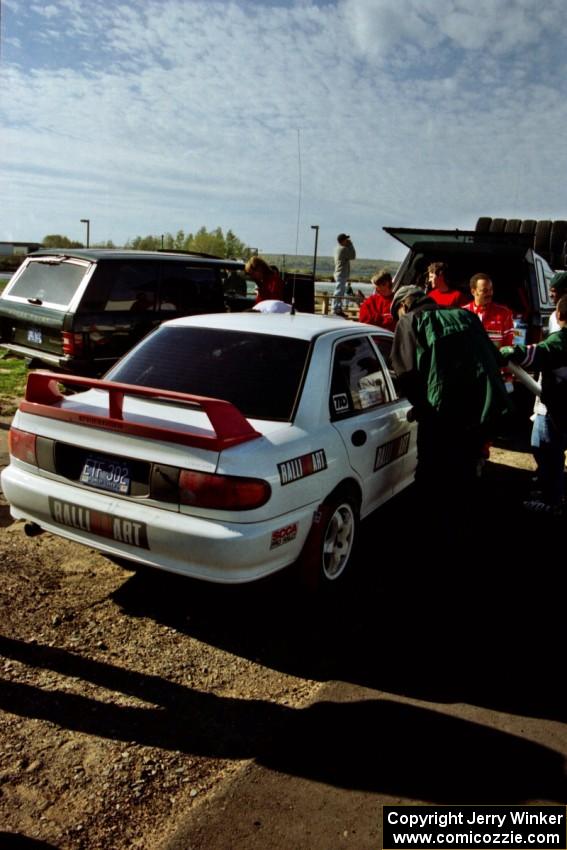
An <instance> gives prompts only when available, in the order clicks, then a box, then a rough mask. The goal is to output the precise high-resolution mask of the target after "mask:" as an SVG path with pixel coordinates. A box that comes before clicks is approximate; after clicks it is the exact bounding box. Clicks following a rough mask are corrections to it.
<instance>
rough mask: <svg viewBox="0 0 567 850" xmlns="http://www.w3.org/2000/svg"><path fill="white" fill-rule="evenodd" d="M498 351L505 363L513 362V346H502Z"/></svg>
mask: <svg viewBox="0 0 567 850" xmlns="http://www.w3.org/2000/svg"><path fill="white" fill-rule="evenodd" d="M499 351H500V356H501V357H502V359H503V360H504V361H505V362H508V360H512V361H513V360H514V346H513V345H503V346H502V348H501V349H499Z"/></svg>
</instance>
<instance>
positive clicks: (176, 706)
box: [0, 416, 532, 850]
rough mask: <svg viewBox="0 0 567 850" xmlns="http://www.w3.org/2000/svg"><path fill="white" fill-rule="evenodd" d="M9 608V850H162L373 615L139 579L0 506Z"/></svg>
mask: <svg viewBox="0 0 567 850" xmlns="http://www.w3.org/2000/svg"><path fill="white" fill-rule="evenodd" d="M9 421H10V418H9V417H8V416H4V417H2V418H0V429H1V434H0V439H1V443H0V466H1V465H2V464H5V463H6V446H5V437H6V434H7V429H8V425H9ZM493 458H494V460H496V461H497V463H512V461H513V465H514V466H516V467H518V468H519V469H518V470H513V471H514V472H516V471H519V470H520V469H522V468H523V469H524V470H526V469H530V468H531V466H532V461H531V457H530V456H529V455H527V454H517V453H511V452H502V451H501V450H499V449H495V450H494V452H493ZM524 476H525V472H524ZM385 529H386V536H385V539H386V545H387V536H388V532H389V531H390V530H391V527H389V525H388V522H387V521H386V520H385ZM367 542H368V541H367ZM374 542H375V541H374ZM381 545H382V546H383V545H384V544H381ZM374 590H375V588H374ZM0 606H1V615H2V620H1V622H2V627H1V636H0V677H1V678H2V687H1V688H0V712H1V723H2V727H1V728H2V732H1V735H0V847H4V846H6V847H10V848H15V847H17V846H24V844H21V845H18V844H16V843H15V842H16V841H17V839H16V836H18V837H21V840H22V841H23V839H24V837H25V838H27V839H30V840H32V839H35V840H39V841H42V842H45V843H43V844H41V845H38V846H42V847H56V848H61V850H64V849H65V848H77V850H79V848H89V850H98V849H99V848H105V850H108V848H144V850H146V848H147V850H150V848H156V847H159V846H162V844H164V843H165V842H166V841H167V838H168V836H170V835H171V834H173V832H174V831H175V826H176V823H177V820H178V819H179V817H180V815H181V814H186V813H187V812H190V810H191V808H192V807H196V806H199V803H200V802H201V801H202V800H204V799H205V798H206V797H207V795H209V794H210V793H211V791H212V790H214V789H216V788H218V787H219V783H221V782H222V781H223V780H224V779H225V778H227V777H228V776H230V775H232V774H234V772H235V771H237V770H238V769H239V768H240V767H241V765H243V764H245V763H247V762H248V761H250V760H251V759H253V758H254V757H255V755H257V754H258V753H259V752H261V751H262V749H263V748H265V747H269V746H270V741H271V740H272V739H274V737H277V735H278V730H279V728H280V727H279V724H280V723H281V724H283V723H285V717H286V711H287V709H289V708H297V707H301V706H305V705H306V704H308V703H309V702H310V701H311V700H313V699H314V698H315V697H316V695H317V691H318V689H319V687H320V685H321V682H324V681H326V679H327V678H329V674H330V673H331V670H332V669H333V668H332V666H331V665H332V659H333V658H335V659H336V658H337V657H339V656H340V653H341V651H342V652H344V651H345V650H344V649H342V644H341V641H342V639H343V638H342V637H341V634H342V633H341V630H342V629H344V628H347V629H348V631H349V635H350V638H349V639H350V641H351V646H352V645H354V646H356V640H357V634H358V632H357V629H358V628H359V626H358V623H357V616H358V617H361V618H362V616H363V613H362V614H361V613H359V614H357V610H356V608H355V609H354V610H351V611H350V614H349V622H348V623H342V622H341V617H343V618H344V616H345V611H346V607H345V606H344V604H343V607H342V608H341V607H339V608H335V609H333V607H332V606H331V607H330V608H329V609H327V610H325V611H324V613H323V614H321V611H320V609H317V608H316V607H315V606H314V605H313V603H309V602H305V601H304V602H303V603H300V602H299V600H298V599H297V597H296V596H295V595H294V590H293V587H292V586H291V585H290V583H289V581H288V580H287V579H286V577H279V578H276V579H274V580H272V581H271V582H267V583H264V584H260V585H258V586H256V587H254V588H220V587H207V586H203V585H200V584H198V583H196V582H192V581H188V580H182V579H180V578H178V577H175V576H169V575H167V574H161V573H158V572H156V571H137V572H133V571H130V570H128V569H125V568H124V567H123V566H120V565H118V564H115V563H113V562H111V561H110V560H108V559H106V558H104V557H102V556H101V555H99V554H98V553H97V552H95V551H94V550H91V549H87V548H84V547H80V546H78V545H75V544H73V543H69V542H66V541H63V540H61V539H59V538H56V537H53V536H52V535H50V534H43V535H41V536H39V537H35V538H28V537H26V536H25V534H24V531H23V524H22V523H13V522H12V521H11V518H10V516H9V511H8V506H7V505H6V503H5V502H4V501H2V500H0ZM367 611H368V608H367ZM353 641H354V643H352V642H353ZM2 830H3V832H2ZM3 842H4V843H3ZM25 846H32V845H31V844H30V845H25ZM34 846H35V845H34ZM211 846H212V845H211Z"/></svg>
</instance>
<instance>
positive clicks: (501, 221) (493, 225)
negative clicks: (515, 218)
mask: <svg viewBox="0 0 567 850" xmlns="http://www.w3.org/2000/svg"><path fill="white" fill-rule="evenodd" d="M505 228H506V219H505V218H493V219H492V221H491V222H490V232H491V233H504V230H505Z"/></svg>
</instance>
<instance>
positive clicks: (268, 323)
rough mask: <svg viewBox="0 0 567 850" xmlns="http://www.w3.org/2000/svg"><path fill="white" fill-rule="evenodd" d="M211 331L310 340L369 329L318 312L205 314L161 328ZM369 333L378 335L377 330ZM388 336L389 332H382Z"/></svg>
mask: <svg viewBox="0 0 567 850" xmlns="http://www.w3.org/2000/svg"><path fill="white" fill-rule="evenodd" d="M167 326H172V327H192V328H195V327H197V328H213V329H215V330H228V331H245V332H249V333H261V334H271V335H274V336H285V337H295V338H296V339H304V340H311V339H314V338H315V337H318V336H321V335H322V334H327V333H338V332H343V333H347V332H348V333H357V332H359V333H364V332H366V333H368V331H369V329H370V326H369V325H361V324H359V323H358V322H352V321H349V320H348V319H342V318H340V317H338V316H336V317H335V316H322V315H320V314H317V313H296V314H295V315H292V314H291V313H260V312H257V311H256V310H245V311H244V312H242V313H208V314H204V315H199V316H184V317H182V318H180V319H173V320H172V321H169V322H165V323H164V324H163V325H162V327H167ZM372 331H373V332H374V331H376V332H377V333H381V332H382V330H381V329H380V328H372ZM385 333H386V335H387V336H390V334H388V332H385Z"/></svg>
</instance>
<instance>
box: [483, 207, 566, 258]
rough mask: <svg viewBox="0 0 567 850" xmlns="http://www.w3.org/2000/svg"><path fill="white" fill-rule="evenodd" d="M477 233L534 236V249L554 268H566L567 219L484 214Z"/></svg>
mask: <svg viewBox="0 0 567 850" xmlns="http://www.w3.org/2000/svg"><path fill="white" fill-rule="evenodd" d="M475 230H476V232H477V233H522V234H527V235H529V236H531V237H532V247H533V249H534V251H535V252H536V253H537V254H539V255H540V256H542V257H543V258H544V259H545V260H547V262H548V263H549V265H550V266H551V268H552V269H564V268H565V267H566V266H565V259H566V257H565V255H566V247H567V246H566V242H567V221H549V220H542V221H535V220H534V219H531V218H526V219H524V220H523V221H522V220H521V219H519V218H508V219H506V218H488V217H486V216H482V217H481V218H479V219H478V221H477V223H476V227H475Z"/></svg>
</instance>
